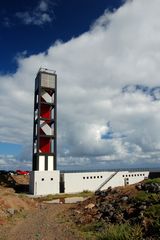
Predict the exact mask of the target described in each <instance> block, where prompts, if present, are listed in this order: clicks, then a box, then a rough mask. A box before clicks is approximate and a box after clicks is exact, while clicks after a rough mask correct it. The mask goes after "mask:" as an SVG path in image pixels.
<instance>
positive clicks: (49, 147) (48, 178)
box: [30, 68, 59, 195]
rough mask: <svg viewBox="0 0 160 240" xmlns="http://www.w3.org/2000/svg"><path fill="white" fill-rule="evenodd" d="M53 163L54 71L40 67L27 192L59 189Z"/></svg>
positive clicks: (41, 193)
mask: <svg viewBox="0 0 160 240" xmlns="http://www.w3.org/2000/svg"><path fill="white" fill-rule="evenodd" d="M56 167H57V75H56V73H55V71H52V70H48V69H44V68H40V70H39V71H38V73H37V76H36V79H35V91H34V118H33V160H32V172H31V174H30V193H32V194H34V195H46V194H54V193H59V171H56Z"/></svg>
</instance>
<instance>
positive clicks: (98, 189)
mask: <svg viewBox="0 0 160 240" xmlns="http://www.w3.org/2000/svg"><path fill="white" fill-rule="evenodd" d="M117 173H118V172H114V173H113V174H111V175H110V176H109V177H108V178H107V179H106V180H105V181H104V182H103V183H102V184H101V185H100V186H99V187H98V188H97V189H96V191H95V192H97V191H100V190H101V188H102V187H104V185H105V184H106V183H108V182H109V181H110V180H111V179H112V178H113V177H114V176H115V175H116V174H117Z"/></svg>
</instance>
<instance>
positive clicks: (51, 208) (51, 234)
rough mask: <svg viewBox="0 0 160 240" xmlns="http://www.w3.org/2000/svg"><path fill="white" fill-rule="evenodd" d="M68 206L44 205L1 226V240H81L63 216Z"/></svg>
mask: <svg viewBox="0 0 160 240" xmlns="http://www.w3.org/2000/svg"><path fill="white" fill-rule="evenodd" d="M69 207H70V205H68V204H42V205H40V206H39V207H38V208H37V209H35V210H33V211H32V212H30V213H28V214H27V215H26V216H25V215H24V216H21V218H20V220H18V221H15V222H13V223H12V224H9V225H6V226H0V240H80V239H82V238H80V237H79V236H77V235H76V233H75V231H73V230H72V228H71V226H70V225H69V224H68V223H67V222H66V220H65V219H64V217H63V215H64V213H65V211H66V210H67V209H68V208H69Z"/></svg>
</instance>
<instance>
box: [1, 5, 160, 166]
mask: <svg viewBox="0 0 160 240" xmlns="http://www.w3.org/2000/svg"><path fill="white" fill-rule="evenodd" d="M41 8H45V5H42V6H41ZM159 8H160V2H159V0H154V1H150V0H134V1H128V2H127V3H126V4H124V5H123V6H122V7H121V8H119V9H118V10H117V11H115V12H114V13H108V12H105V13H104V14H103V16H101V17H100V18H99V19H98V20H97V21H96V22H95V23H94V24H93V25H92V27H91V29H90V30H89V31H88V32H86V33H84V34H82V35H80V36H79V37H77V38H73V39H71V40H70V41H68V42H66V43H62V42H59V41H58V42H56V43H55V44H54V45H53V46H51V47H50V48H49V49H48V51H47V52H45V53H40V54H38V55H32V56H30V57H22V58H21V57H19V59H18V64H19V65H18V69H17V72H16V73H15V74H13V75H3V76H1V77H0V82H1V90H0V91H1V95H0V100H1V103H2V102H3V105H1V106H0V111H1V116H0V125H1V126H2V127H1V129H0V136H1V137H0V140H3V141H4V140H5V141H8V142H17V143H19V142H20V143H23V144H25V143H27V144H30V143H31V142H32V127H31V126H32V113H33V86H34V78H35V76H36V72H37V70H38V68H39V67H41V66H43V67H47V68H49V69H55V70H56V71H57V74H58V154H59V159H60V164H62V165H67V164H69V163H70V164H71V165H73V164H74V163H75V162H76V164H80V165H82V164H83V165H84V166H85V165H87V166H89V165H90V166H99V167H100V166H103V167H104V165H103V163H104V162H105V164H107V163H108V162H109V163H110V164H111V162H112V161H115V165H114V166H115V167H116V166H121V163H124V164H129V163H130V164H132V165H133V164H134V163H136V164H137V165H138V166H139V165H143V164H146V163H151V164H152V163H154V164H156V163H158V162H159V160H160V159H159V152H160V134H159V122H160V102H159V101H158V99H159V97H157V99H153V97H152V96H151V90H150V92H149V93H147V94H146V92H144V91H143V90H142V89H141V91H140V90H135V87H134V86H135V85H139V86H141V87H143V86H146V87H148V89H154V88H155V87H157V86H160V81H159V76H160V70H159V66H160V54H159V53H160V45H159V42H160V31H159V29H160V21H159ZM125 86H130V90H129V91H126V92H123V91H122V90H123V89H124V87H125ZM156 89H157V88H156ZM155 94H156V96H157V95H158V96H159V92H158V90H156V91H155ZM108 121H110V122H111V125H112V131H113V133H112V134H111V133H110V138H108V139H107V138H106V139H105V138H101V135H104V134H107V131H109V129H108V126H107V122H108ZM121 136H125V137H121ZM78 161H79V162H78ZM118 164H119V165H118Z"/></svg>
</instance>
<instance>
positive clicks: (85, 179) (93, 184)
mask: <svg viewBox="0 0 160 240" xmlns="http://www.w3.org/2000/svg"><path fill="white" fill-rule="evenodd" d="M113 173H114V171H113V172H109V171H108V172H84V173H83V172H81V173H74V172H73V173H64V184H65V185H64V187H65V189H64V192H65V193H72V192H82V191H84V190H89V191H96V190H97V189H98V188H99V186H100V185H101V184H102V183H103V182H105V181H106V179H107V178H109V177H110V176H111V175H112V174H113ZM148 175H149V172H147V171H144V172H129V171H121V172H117V174H116V175H115V176H114V177H113V178H112V179H111V180H110V181H109V182H108V183H106V184H105V185H104V186H103V187H102V189H101V190H104V189H107V188H108V187H109V186H111V187H117V186H124V185H125V183H128V184H134V183H137V182H140V181H142V180H144V178H146V177H148Z"/></svg>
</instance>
